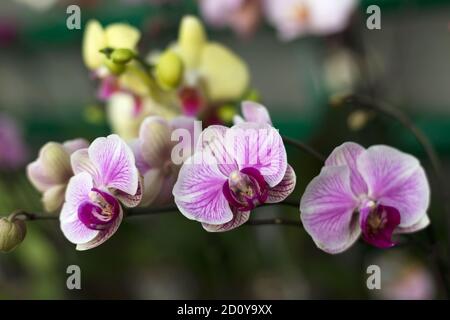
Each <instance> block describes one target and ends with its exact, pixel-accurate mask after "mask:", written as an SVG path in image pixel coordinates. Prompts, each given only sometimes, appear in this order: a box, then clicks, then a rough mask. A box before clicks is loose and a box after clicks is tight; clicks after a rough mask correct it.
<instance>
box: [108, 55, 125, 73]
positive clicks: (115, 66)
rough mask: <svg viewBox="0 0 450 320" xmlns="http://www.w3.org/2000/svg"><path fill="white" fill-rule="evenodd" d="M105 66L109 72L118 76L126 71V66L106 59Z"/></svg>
mask: <svg viewBox="0 0 450 320" xmlns="http://www.w3.org/2000/svg"><path fill="white" fill-rule="evenodd" d="M105 65H106V67H107V68H108V70H109V71H110V72H111V73H112V74H114V75H116V76H118V75H120V74H121V73H123V72H124V71H125V65H123V64H119V63H115V62H114V61H113V60H112V59H106V60H105Z"/></svg>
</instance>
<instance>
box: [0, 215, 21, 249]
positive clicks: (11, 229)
mask: <svg viewBox="0 0 450 320" xmlns="http://www.w3.org/2000/svg"><path fill="white" fill-rule="evenodd" d="M26 233H27V228H26V225H25V222H24V221H22V220H20V219H17V218H15V217H14V216H10V217H9V218H1V219H0V252H10V251H12V250H13V249H14V248H16V247H17V246H18V245H19V244H20V243H21V242H22V241H23V239H25V235H26Z"/></svg>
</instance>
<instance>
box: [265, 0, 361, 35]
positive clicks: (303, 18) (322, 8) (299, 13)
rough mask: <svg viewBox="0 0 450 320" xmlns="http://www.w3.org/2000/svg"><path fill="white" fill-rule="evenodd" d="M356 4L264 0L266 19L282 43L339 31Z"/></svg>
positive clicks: (329, 0) (343, 0) (341, 0)
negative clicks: (306, 36)
mask: <svg viewBox="0 0 450 320" xmlns="http://www.w3.org/2000/svg"><path fill="white" fill-rule="evenodd" d="M356 6H357V0H339V1H336V0H282V1H280V0H264V10H265V14H266V16H267V19H268V20H269V22H270V23H271V24H273V25H274V27H275V28H276V29H277V30H278V33H279V35H280V37H281V38H282V39H283V40H292V39H294V38H297V37H299V36H303V35H307V34H313V35H328V34H333V33H337V32H340V31H342V30H343V29H344V28H345V27H346V26H347V24H348V22H349V19H350V17H351V15H352V13H353V11H354V9H355V8H356Z"/></svg>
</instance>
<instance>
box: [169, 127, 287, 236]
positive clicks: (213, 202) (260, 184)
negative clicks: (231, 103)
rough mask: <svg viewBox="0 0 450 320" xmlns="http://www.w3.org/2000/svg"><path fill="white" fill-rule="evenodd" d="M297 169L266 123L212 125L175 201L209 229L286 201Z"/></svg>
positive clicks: (234, 222) (189, 162) (176, 189)
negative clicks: (230, 125) (266, 204)
mask: <svg viewBox="0 0 450 320" xmlns="http://www.w3.org/2000/svg"><path fill="white" fill-rule="evenodd" d="M295 181H296V176H295V172H294V170H293V169H292V168H291V167H290V166H289V165H288V164H287V156H286V150H285V148H284V145H283V141H282V139H281V136H280V135H279V133H278V131H277V130H276V129H275V128H273V127H272V126H270V125H268V124H258V123H250V122H246V123H241V124H237V125H235V126H233V127H232V128H227V127H224V126H217V125H216V126H210V127H208V128H207V129H205V130H204V131H203V132H202V134H201V135H200V137H199V141H198V143H197V148H196V150H195V153H194V154H193V155H192V156H191V157H190V158H188V159H187V160H186V161H185V163H184V164H183V166H182V167H181V170H180V173H179V176H178V180H177V182H176V184H175V186H174V189H173V195H174V197H175V203H176V204H177V206H178V209H179V210H180V212H181V213H182V214H183V215H184V216H186V217H187V218H189V219H192V220H196V221H199V222H201V223H202V225H203V227H204V228H205V229H206V230H207V231H210V232H218V231H227V230H231V229H234V228H236V227H238V226H240V225H242V224H243V223H245V222H246V221H247V220H248V219H249V216H250V212H251V210H253V209H254V208H255V207H256V206H258V205H261V204H263V203H276V202H280V201H282V200H284V199H285V198H286V197H287V196H288V195H289V194H290V193H291V192H292V191H293V189H294V187H295Z"/></svg>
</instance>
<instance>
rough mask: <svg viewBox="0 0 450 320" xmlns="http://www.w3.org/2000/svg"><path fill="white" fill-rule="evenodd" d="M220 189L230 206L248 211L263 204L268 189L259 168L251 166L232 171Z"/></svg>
mask: <svg viewBox="0 0 450 320" xmlns="http://www.w3.org/2000/svg"><path fill="white" fill-rule="evenodd" d="M222 190H223V193H224V195H225V198H226V199H227V200H228V202H229V203H230V206H231V207H233V208H234V209H236V210H238V211H249V210H252V209H254V208H255V207H256V206H258V205H260V204H263V203H264V202H266V200H267V195H268V191H269V189H268V185H267V183H266V181H265V180H264V177H263V176H262V175H261V173H260V172H259V170H258V169H255V168H251V167H249V168H244V169H242V170H241V171H238V170H236V171H233V172H232V173H231V174H230V176H229V177H228V180H227V181H225V183H224V185H223V188H222Z"/></svg>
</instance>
